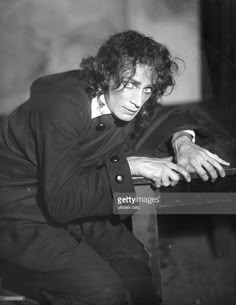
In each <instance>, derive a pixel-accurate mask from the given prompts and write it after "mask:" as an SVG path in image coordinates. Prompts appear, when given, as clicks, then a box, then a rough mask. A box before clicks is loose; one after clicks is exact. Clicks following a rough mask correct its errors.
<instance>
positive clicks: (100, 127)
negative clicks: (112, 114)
mask: <svg viewBox="0 0 236 305" xmlns="http://www.w3.org/2000/svg"><path fill="white" fill-rule="evenodd" d="M104 129H105V125H104V124H103V123H99V124H98V125H97V127H96V130H97V131H102V130H104Z"/></svg>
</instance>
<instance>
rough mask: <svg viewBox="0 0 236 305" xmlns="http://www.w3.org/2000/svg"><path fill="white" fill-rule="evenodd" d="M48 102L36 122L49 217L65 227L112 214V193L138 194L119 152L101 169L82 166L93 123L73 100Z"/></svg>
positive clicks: (36, 114) (50, 99)
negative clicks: (84, 142) (85, 141)
mask: <svg viewBox="0 0 236 305" xmlns="http://www.w3.org/2000/svg"><path fill="white" fill-rule="evenodd" d="M41 98H42V97H41ZM44 98H46V99H47V100H48V101H47V102H46V103H45V101H44V103H43V104H44V105H47V106H46V107H43V106H41V107H40V108H39V109H36V110H35V112H34V118H35V126H36V127H35V128H36V141H37V147H38V149H37V150H38V159H39V168H40V170H39V177H40V178H39V180H40V181H41V183H40V189H41V190H42V194H43V202H44V205H45V209H46V212H47V213H48V216H49V217H50V219H51V220H53V221H54V222H57V223H61V224H65V223H68V222H70V221H72V220H75V219H78V218H83V217H90V216H106V215H110V214H112V213H113V193H114V192H134V188H133V184H132V178H131V174H130V170H129V166H128V162H127V160H126V158H125V156H124V155H123V154H122V150H119V149H117V150H116V149H115V150H114V151H112V153H111V154H109V156H107V157H105V158H104V162H101V164H99V165H96V164H94V165H90V166H83V162H82V159H81V145H82V144H81V138H83V134H84V133H85V132H86V124H87V122H88V120H89V119H90V118H89V117H88V114H87V113H86V111H84V106H83V107H81V104H79V103H78V102H76V101H75V100H74V99H73V98H71V97H70V96H63V95H51V96H47V97H44ZM77 98H78V97H77ZM79 98H80V99H83V98H85V97H84V96H80V97H79ZM55 100H56V103H55ZM48 105H49V106H48ZM36 108H37V107H36ZM86 116H87V117H86Z"/></svg>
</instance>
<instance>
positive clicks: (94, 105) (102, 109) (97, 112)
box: [91, 95, 111, 119]
mask: <svg viewBox="0 0 236 305" xmlns="http://www.w3.org/2000/svg"><path fill="white" fill-rule="evenodd" d="M110 113H111V111H110V109H109V108H108V107H107V104H106V101H105V98H104V95H101V96H100V97H99V100H98V97H97V96H96V97H94V98H93V99H92V102H91V119H94V118H97V117H99V116H101V115H104V114H110Z"/></svg>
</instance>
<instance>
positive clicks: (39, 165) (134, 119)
mask: <svg viewBox="0 0 236 305" xmlns="http://www.w3.org/2000/svg"><path fill="white" fill-rule="evenodd" d="M176 71H177V64H176V63H175V61H174V60H173V59H172V58H171V55H170V53H169V51H168V50H167V48H166V47H165V46H163V45H162V44H159V43H157V42H155V41H154V40H153V39H151V38H149V37H146V36H144V35H142V34H140V33H137V32H135V31H126V32H123V33H118V34H115V35H113V36H111V37H110V38H109V39H108V40H107V41H105V42H104V44H103V45H102V46H101V47H100V49H99V50H98V53H97V54H96V56H94V57H88V58H86V59H84V60H83V61H82V63H81V70H75V71H68V72H65V73H60V74H56V75H51V76H46V77H42V78H40V79H38V80H36V81H35V82H34V83H33V85H32V87H31V95H30V99H29V100H28V101H27V102H25V103H24V104H22V105H20V106H19V107H18V108H17V109H16V110H15V111H13V112H12V113H11V114H10V115H8V116H7V117H5V118H4V119H3V122H2V124H1V138H0V162H1V176H0V182H1V189H0V196H1V200H2V201H1V222H0V239H1V243H0V253H1V254H0V256H1V258H2V259H3V260H4V261H5V262H8V263H9V265H10V266H14V268H13V269H14V273H15V275H14V276H15V277H14V279H12V278H11V272H10V271H9V272H8V273H7V275H6V277H7V278H9V281H11V282H13V284H12V285H13V286H14V283H15V287H16V288H15V289H16V290H17V292H18V293H20V294H25V295H28V296H30V297H31V298H33V299H36V300H40V301H42V302H45V301H46V300H47V301H49V302H50V304H53V305H54V304H57V305H58V304H96V305H99V304H103V305H104V304H109V305H112V304H146V305H148V304H157V303H158V300H157V298H156V296H155V295H154V293H153V289H152V284H151V277H150V270H149V268H148V262H147V254H146V252H145V250H144V248H143V246H142V245H141V244H140V243H139V242H138V241H137V240H136V239H135V238H134V236H133V234H132V233H131V232H129V231H128V230H127V229H126V227H125V226H124V225H123V224H122V221H121V220H120V217H119V216H118V215H113V193H114V192H120V193H122V192H124V193H125V192H128V193H134V189H133V184H132V176H135V175H138V176H143V177H146V178H148V179H151V180H153V182H154V183H155V185H156V186H157V187H160V186H161V185H163V186H168V185H175V184H176V183H177V182H178V181H179V178H180V175H182V176H183V177H184V179H186V181H190V179H191V178H190V172H191V171H196V172H197V173H198V174H199V175H200V176H201V177H202V179H203V180H207V179H208V177H210V178H211V179H212V180H215V179H216V178H217V176H218V175H220V176H222V177H223V176H224V175H225V172H224V169H223V167H222V165H221V164H224V165H227V164H228V163H227V162H225V161H224V160H222V159H220V158H219V157H218V156H216V155H212V154H211V153H210V152H209V151H207V150H205V149H203V148H201V147H199V146H197V145H196V144H194V143H193V139H192V137H193V136H194V133H193V132H192V131H191V130H190V129H193V128H194V124H192V123H191V122H189V123H188V122H186V123H185V125H184V126H182V128H181V126H174V127H173V133H174V135H173V138H172V145H173V148H174V151H175V154H176V160H177V164H176V163H173V162H172V161H171V160H170V159H158V158H149V157H139V156H136V155H135V154H130V153H129V154H126V147H127V145H126V144H127V142H129V137H130V135H131V134H132V132H133V131H134V130H135V129H137V128H139V127H140V126H141V127H142V126H147V124H148V122H149V121H150V120H151V118H152V114H153V113H154V109H155V107H156V104H157V100H158V98H159V97H161V96H162V95H163V94H164V93H165V91H166V90H167V89H169V88H172V87H173V86H174V73H175V72H176ZM189 130H190V131H189ZM16 270H17V272H16ZM7 280H8V279H6V281H7Z"/></svg>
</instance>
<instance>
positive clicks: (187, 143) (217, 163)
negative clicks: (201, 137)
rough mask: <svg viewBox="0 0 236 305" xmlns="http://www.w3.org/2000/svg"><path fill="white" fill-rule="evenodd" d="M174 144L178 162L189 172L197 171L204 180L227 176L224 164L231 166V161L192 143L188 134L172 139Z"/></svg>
mask: <svg viewBox="0 0 236 305" xmlns="http://www.w3.org/2000/svg"><path fill="white" fill-rule="evenodd" d="M172 146H173V149H174V152H175V159H176V162H177V164H178V165H181V166H182V167H184V168H185V169H186V170H187V171H188V172H189V173H194V172H196V173H197V174H198V175H199V176H200V177H201V178H202V180H203V181H207V180H208V179H209V178H210V179H211V181H212V182H214V181H215V180H216V179H217V177H218V176H219V175H220V176H221V177H225V170H224V168H223V167H222V165H226V166H229V165H230V163H229V162H226V161H225V160H223V159H221V158H220V157H218V156H217V155H215V154H212V153H211V152H210V151H208V150H207V149H204V148H202V147H200V146H198V145H196V144H194V143H192V142H191V138H190V137H189V136H186V134H183V136H178V137H177V138H176V139H174V140H172ZM221 164H222V165H221Z"/></svg>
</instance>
